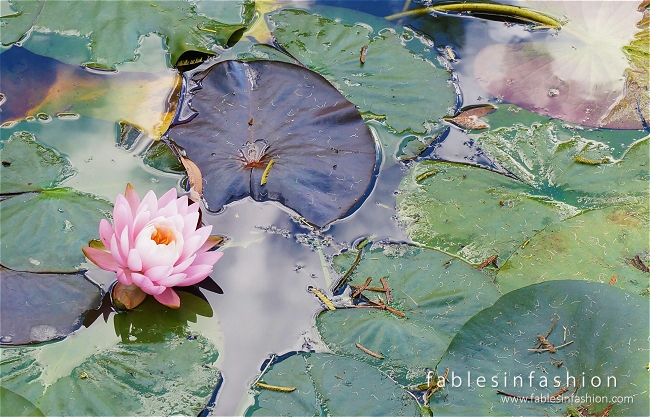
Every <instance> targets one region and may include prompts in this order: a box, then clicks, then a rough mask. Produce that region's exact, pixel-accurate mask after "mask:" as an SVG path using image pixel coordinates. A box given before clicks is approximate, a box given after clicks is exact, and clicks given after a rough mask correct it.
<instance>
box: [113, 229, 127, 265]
mask: <svg viewBox="0 0 650 417" xmlns="http://www.w3.org/2000/svg"><path fill="white" fill-rule="evenodd" d="M118 246H119V245H118V244H117V236H115V235H113V237H112V238H111V245H110V248H111V255H113V259H115V262H117V264H118V265H119V266H121V267H125V266H126V259H124V258H123V257H122V253H121V252H120V249H119V247H118Z"/></svg>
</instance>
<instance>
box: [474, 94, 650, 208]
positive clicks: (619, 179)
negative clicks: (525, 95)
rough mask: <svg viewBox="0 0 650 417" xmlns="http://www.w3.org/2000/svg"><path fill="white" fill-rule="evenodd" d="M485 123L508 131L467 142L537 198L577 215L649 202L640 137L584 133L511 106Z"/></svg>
mask: <svg viewBox="0 0 650 417" xmlns="http://www.w3.org/2000/svg"><path fill="white" fill-rule="evenodd" d="M488 118H489V119H490V120H492V118H493V119H494V120H495V121H496V123H497V124H501V123H502V122H503V121H505V120H508V125H507V126H503V125H501V126H498V127H496V126H495V128H493V129H492V130H490V131H488V132H485V133H481V134H473V135H471V136H472V137H473V138H475V139H476V143H477V144H478V145H479V146H480V147H481V148H482V149H483V150H484V151H486V152H487V153H488V154H489V155H491V156H492V157H493V158H494V159H495V160H496V161H497V162H498V163H499V164H501V165H502V166H504V167H505V168H507V169H508V170H509V171H510V172H512V173H513V174H515V175H516V176H517V178H519V179H520V180H522V181H523V182H525V183H526V184H528V185H530V186H531V187H534V188H535V189H536V190H537V192H539V193H542V194H545V195H549V196H552V197H554V198H555V199H556V200H561V201H564V202H566V203H568V204H571V205H574V206H576V207H579V208H581V209H587V208H593V207H603V206H605V205H611V204H621V203H635V202H640V201H641V200H642V199H644V198H647V196H648V179H650V177H649V171H650V163H649V162H648V161H650V140H649V138H648V136H647V133H645V132H639V131H636V132H634V131H632V132H626V133H622V132H620V131H615V130H605V129H599V130H586V129H582V128H580V127H575V126H571V125H567V124H563V123H561V122H558V121H554V120H549V119H548V118H546V117H543V116H536V115H532V114H530V113H529V112H527V111H525V110H521V109H519V108H516V107H514V106H501V108H500V109H499V110H498V111H497V112H496V113H494V114H493V115H490V116H488ZM506 118H507V119H506ZM513 121H515V123H513ZM625 142H628V143H629V142H633V143H632V144H631V146H630V147H629V148H628V150H627V151H626V152H625V153H624V154H623V155H621V156H620V157H618V159H617V157H616V156H614V155H613V154H614V153H615V152H618V149H617V148H618V145H619V144H621V145H624V144H625V145H627V144H626V143H625Z"/></svg>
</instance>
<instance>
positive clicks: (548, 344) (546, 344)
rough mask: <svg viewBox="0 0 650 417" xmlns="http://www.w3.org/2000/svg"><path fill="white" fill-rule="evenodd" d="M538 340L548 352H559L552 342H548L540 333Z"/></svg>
mask: <svg viewBox="0 0 650 417" xmlns="http://www.w3.org/2000/svg"><path fill="white" fill-rule="evenodd" d="M537 340H539V343H540V344H541V345H542V346H544V347H545V348H546V350H548V351H549V352H551V353H555V352H557V349H556V348H555V346H553V344H552V343H551V342H549V341H548V340H546V338H545V337H544V336H542V335H541V334H539V333H538V334H537Z"/></svg>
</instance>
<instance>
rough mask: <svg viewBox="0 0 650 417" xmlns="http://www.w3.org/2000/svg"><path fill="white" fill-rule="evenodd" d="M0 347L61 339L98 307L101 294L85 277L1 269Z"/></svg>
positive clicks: (81, 275)
mask: <svg viewBox="0 0 650 417" xmlns="http://www.w3.org/2000/svg"><path fill="white" fill-rule="evenodd" d="M0 276H1V277H2V279H1V280H0V284H1V286H2V291H0V297H1V300H2V301H1V302H0V312H1V313H2V318H1V319H0V320H1V321H2V326H0V327H1V328H2V331H1V333H2V334H0V343H1V344H2V345H24V344H27V343H40V342H47V341H49V340H55V339H61V338H64V337H66V336H67V335H68V334H70V333H72V332H73V331H75V330H76V329H78V328H79V327H81V322H82V315H83V314H84V313H85V312H87V311H89V310H92V309H96V308H98V307H99V305H100V303H101V291H100V290H99V288H98V287H97V286H96V285H94V284H92V283H91V282H90V281H88V280H87V279H86V277H85V275H84V274H82V273H76V274H35V273H31V272H18V271H12V270H9V269H5V268H0Z"/></svg>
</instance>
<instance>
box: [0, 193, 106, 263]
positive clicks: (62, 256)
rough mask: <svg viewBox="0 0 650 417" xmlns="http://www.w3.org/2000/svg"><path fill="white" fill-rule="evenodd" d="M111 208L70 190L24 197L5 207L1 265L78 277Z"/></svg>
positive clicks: (1, 208) (1, 204) (1, 206)
mask: <svg viewBox="0 0 650 417" xmlns="http://www.w3.org/2000/svg"><path fill="white" fill-rule="evenodd" d="M111 212H112V207H111V205H110V204H109V203H108V202H107V201H105V200H101V199H98V198H95V197H93V196H91V195H89V194H82V193H79V192H75V191H72V190H69V189H54V190H48V191H42V192H40V193H24V194H19V195H16V196H13V197H11V198H7V199H5V200H2V201H0V216H1V217H2V230H1V231H0V240H2V251H1V253H0V263H2V265H4V266H6V267H7V268H11V269H14V270H17V271H31V272H76V271H77V270H79V267H80V265H81V263H83V262H86V258H85V257H84V255H83V253H82V252H81V248H82V247H83V246H84V245H87V244H88V241H90V240H91V239H96V238H97V228H98V227H99V221H100V220H101V219H102V218H105V217H107V216H108V215H109V213H111Z"/></svg>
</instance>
